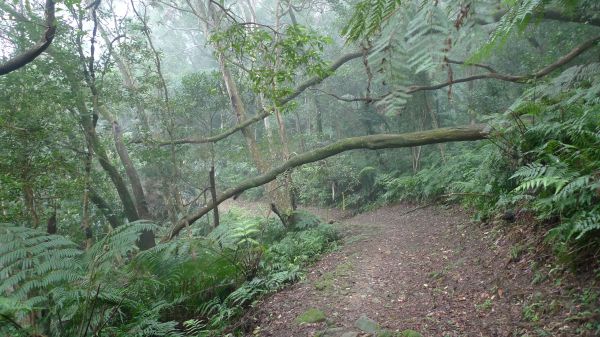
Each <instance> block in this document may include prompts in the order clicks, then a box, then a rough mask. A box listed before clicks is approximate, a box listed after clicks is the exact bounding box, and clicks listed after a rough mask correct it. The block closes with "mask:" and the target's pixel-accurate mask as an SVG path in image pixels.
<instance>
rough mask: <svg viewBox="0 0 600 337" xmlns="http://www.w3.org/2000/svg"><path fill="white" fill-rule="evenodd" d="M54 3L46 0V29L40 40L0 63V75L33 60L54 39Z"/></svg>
mask: <svg viewBox="0 0 600 337" xmlns="http://www.w3.org/2000/svg"><path fill="white" fill-rule="evenodd" d="M55 10H56V9H55V4H54V1H53V0H46V7H45V10H44V16H45V20H44V21H45V22H44V25H45V26H46V30H45V31H44V33H43V34H42V37H41V38H40V40H39V41H38V42H37V43H36V44H35V45H33V46H32V47H31V48H29V49H28V50H26V51H25V52H24V53H22V54H20V55H17V56H15V57H13V58H12V59H10V60H8V61H7V62H5V63H3V64H0V76H1V75H5V74H8V73H10V72H12V71H15V70H17V69H19V68H21V67H24V66H25V65H26V64H28V63H30V62H32V61H33V60H35V58H36V57H38V56H40V54H42V53H43V52H44V51H45V50H46V49H47V48H48V47H49V46H50V44H51V43H52V40H54V35H55V33H56V22H55V21H56V18H55V15H54V14H55Z"/></svg>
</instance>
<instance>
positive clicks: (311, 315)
mask: <svg viewBox="0 0 600 337" xmlns="http://www.w3.org/2000/svg"><path fill="white" fill-rule="evenodd" d="M323 321H325V313H324V312H323V311H322V310H319V309H316V308H310V309H308V310H306V311H305V312H303V313H302V314H301V315H300V316H298V317H296V323H298V324H303V323H318V322H323Z"/></svg>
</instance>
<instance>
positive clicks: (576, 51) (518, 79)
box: [406, 35, 600, 94]
mask: <svg viewBox="0 0 600 337" xmlns="http://www.w3.org/2000/svg"><path fill="white" fill-rule="evenodd" d="M598 41H600V35H599V36H596V37H593V38H591V39H589V40H587V41H585V42H584V43H582V44H580V45H579V46H577V47H575V48H573V49H572V50H571V51H570V52H569V53H568V54H566V55H565V56H563V57H561V58H559V59H558V60H557V61H556V62H554V63H552V64H550V65H548V66H546V67H544V68H542V69H540V70H538V71H536V72H535V73H532V74H527V75H506V74H499V73H496V72H489V73H485V74H479V75H474V76H469V77H465V78H459V79H456V80H452V81H448V82H444V83H440V84H436V85H431V86H416V85H414V86H411V87H409V88H408V90H407V91H406V93H407V94H412V93H414V92H417V91H425V90H437V89H441V88H444V87H447V86H449V85H452V84H456V83H463V82H470V81H475V80H481V79H496V80H501V81H507V82H514V83H526V82H527V81H530V80H534V79H538V78H541V77H544V76H546V75H548V74H550V73H551V72H553V71H555V70H556V69H558V68H560V67H561V66H563V65H565V64H567V63H569V62H570V61H572V60H573V59H574V58H576V57H577V56H579V55H581V54H582V53H583V52H585V51H586V50H588V49H590V48H592V47H594V46H596V43H597V42H598Z"/></svg>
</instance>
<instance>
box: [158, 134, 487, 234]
mask: <svg viewBox="0 0 600 337" xmlns="http://www.w3.org/2000/svg"><path fill="white" fill-rule="evenodd" d="M490 131H491V130H490V128H489V127H488V126H486V125H469V126H459V127H451V128H440V129H434V130H428V131H420V132H412V133H402V134H379V135H370V136H362V137H352V138H346V139H342V140H339V141H337V142H334V143H332V144H330V145H327V146H324V147H322V148H318V149H315V150H312V151H308V152H304V153H302V154H299V155H297V156H294V157H292V158H290V159H289V160H287V161H286V162H284V163H283V164H281V165H280V166H277V167H275V168H273V169H271V170H270V171H268V172H265V173H264V174H261V175H259V176H256V177H254V178H249V179H247V180H245V181H243V182H242V183H241V184H239V185H238V186H236V187H233V188H230V189H228V190H226V191H224V192H223V193H222V194H221V195H219V196H218V197H217V198H216V202H212V201H210V202H209V203H208V205H206V206H205V207H203V208H201V209H199V210H198V211H196V212H194V213H192V214H188V215H187V216H185V217H183V218H182V219H180V220H179V221H178V223H177V224H176V225H175V226H174V227H173V228H172V229H171V231H170V233H169V234H168V235H167V236H166V237H165V238H164V239H163V241H168V240H170V239H172V238H174V237H175V236H177V234H179V232H180V231H181V230H182V229H184V228H185V227H186V226H188V225H191V224H192V223H194V222H195V221H197V220H198V219H200V218H201V217H202V216H204V215H205V214H207V213H208V212H210V211H211V210H212V209H213V208H214V207H215V206H218V205H219V204H220V203H222V202H223V201H225V200H227V199H229V198H231V197H233V196H236V195H239V194H240V193H242V192H244V191H246V190H249V189H251V188H254V187H258V186H262V185H264V184H266V183H268V182H270V181H273V180H275V178H277V176H279V175H280V174H282V173H284V172H286V171H288V170H290V169H293V168H295V167H298V166H302V165H305V164H308V163H312V162H315V161H319V160H322V159H325V158H328V157H331V156H335V155H337V154H339V153H342V152H346V151H350V150H357V149H369V150H378V149H391V148H402V147H412V146H420V145H427V144H437V143H446V142H456V141H473V140H480V139H485V138H487V137H488V136H489V135H490Z"/></svg>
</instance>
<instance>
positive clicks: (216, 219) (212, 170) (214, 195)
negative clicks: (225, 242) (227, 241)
mask: <svg viewBox="0 0 600 337" xmlns="http://www.w3.org/2000/svg"><path fill="white" fill-rule="evenodd" d="M208 178H209V179H208V180H209V181H210V196H211V198H212V203H213V205H216V204H217V184H216V183H215V166H214V165H213V166H211V167H210V172H209V173H208ZM213 214H214V217H213V227H214V228H217V227H219V207H218V206H215V208H214V210H213Z"/></svg>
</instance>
